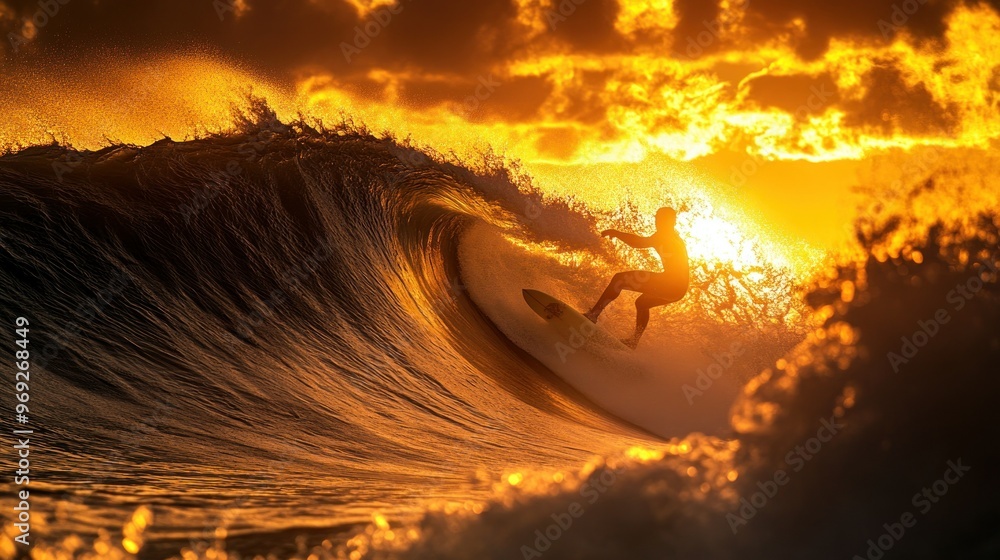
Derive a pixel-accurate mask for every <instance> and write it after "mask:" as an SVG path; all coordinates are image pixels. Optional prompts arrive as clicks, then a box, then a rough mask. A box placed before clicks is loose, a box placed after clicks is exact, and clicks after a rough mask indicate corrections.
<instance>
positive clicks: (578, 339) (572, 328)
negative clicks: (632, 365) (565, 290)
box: [521, 288, 629, 351]
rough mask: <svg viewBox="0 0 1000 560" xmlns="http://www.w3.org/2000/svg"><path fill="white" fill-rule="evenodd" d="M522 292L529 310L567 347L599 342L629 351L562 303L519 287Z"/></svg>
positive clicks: (610, 335)
mask: <svg viewBox="0 0 1000 560" xmlns="http://www.w3.org/2000/svg"><path fill="white" fill-rule="evenodd" d="M521 294H522V295H523V296H524V301H525V302H527V304H528V306H529V307H531V309H532V311H534V312H535V313H536V314H537V315H538V316H539V317H541V318H542V319H544V320H545V322H546V323H547V324H548V325H549V328H550V329H551V330H552V331H553V332H555V333H556V334H558V335H559V338H560V339H562V341H563V344H565V345H566V346H567V347H568V348H569V349H577V348H580V347H583V346H589V345H592V344H598V345H601V346H605V347H609V348H611V349H613V350H620V351H626V350H629V348H628V347H627V346H625V345H624V344H623V343H622V342H621V341H620V340H618V339H617V338H615V336H614V335H612V334H611V333H609V332H608V331H606V330H604V329H603V328H601V327H600V326H598V325H596V324H594V323H593V322H592V321H591V320H590V319H588V318H586V317H584V316H583V314H582V313H580V312H579V311H577V310H576V309H573V308H572V307H570V306H569V305H568V304H566V303H565V302H562V301H560V300H559V299H557V298H554V297H552V296H550V295H549V294H546V293H545V292H540V291H538V290H531V289H527V288H525V289H523V290H521Z"/></svg>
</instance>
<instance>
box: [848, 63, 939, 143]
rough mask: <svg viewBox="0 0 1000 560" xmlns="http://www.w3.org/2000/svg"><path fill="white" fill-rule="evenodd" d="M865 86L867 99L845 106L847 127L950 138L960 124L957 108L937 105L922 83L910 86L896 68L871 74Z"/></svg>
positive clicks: (881, 68) (886, 132)
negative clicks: (946, 136)
mask: <svg viewBox="0 0 1000 560" xmlns="http://www.w3.org/2000/svg"><path fill="white" fill-rule="evenodd" d="M864 86H865V88H866V93H865V95H864V97H862V98H861V99H860V100H856V101H850V102H846V103H844V104H843V107H844V109H845V110H846V112H847V118H846V119H845V124H847V125H848V126H854V127H869V128H875V129H878V130H880V131H881V132H882V133H884V134H887V135H888V134H892V133H894V132H904V133H909V134H916V135H926V134H949V133H951V132H953V130H954V128H955V126H956V125H957V124H958V115H957V112H958V111H957V108H956V107H954V106H952V105H942V104H940V103H938V102H937V101H935V100H934V97H933V96H932V95H931V93H930V92H929V91H927V87H926V86H925V85H924V83H923V82H918V83H916V84H915V85H909V84H907V83H906V81H905V80H904V79H903V76H902V75H901V74H900V72H899V70H897V69H896V68H893V67H889V66H886V67H880V68H876V69H874V70H872V71H871V72H869V73H868V74H867V75H866V76H865V79H864Z"/></svg>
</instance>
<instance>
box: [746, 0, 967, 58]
mask: <svg viewBox="0 0 1000 560" xmlns="http://www.w3.org/2000/svg"><path fill="white" fill-rule="evenodd" d="M959 1H960V0H837V1H832V0H826V1H819V2H798V1H795V0H752V1H751V2H750V3H749V7H748V9H747V20H746V21H747V23H748V24H749V27H750V29H751V31H752V33H753V36H754V37H757V38H759V39H764V38H767V37H768V36H769V34H773V33H774V32H775V30H777V29H780V28H782V27H786V26H787V25H788V24H789V23H790V22H792V21H793V20H796V19H801V20H802V21H803V22H804V23H805V33H804V34H803V35H802V36H801V38H800V39H799V41H798V44H797V45H795V46H796V48H797V50H798V52H799V55H800V56H802V57H803V58H806V59H813V58H816V57H818V56H821V55H822V54H823V53H824V52H826V50H827V48H828V47H829V44H830V39H832V38H834V37H853V38H860V39H872V40H878V41H887V40H890V39H892V38H893V36H894V35H895V34H896V33H898V32H900V31H902V30H905V31H906V32H907V33H908V34H910V35H911V36H914V37H916V38H918V39H922V40H926V39H938V38H940V37H941V36H942V34H943V32H944V30H945V24H944V18H945V16H947V15H948V14H949V13H951V11H952V10H953V9H954V7H955V6H956V5H957V4H958V3H959Z"/></svg>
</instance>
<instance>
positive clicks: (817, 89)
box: [746, 74, 840, 118]
mask: <svg viewBox="0 0 1000 560" xmlns="http://www.w3.org/2000/svg"><path fill="white" fill-rule="evenodd" d="M748 88H749V90H748V92H747V96H746V100H747V101H748V102H749V103H751V104H754V105H757V106H761V107H776V108H778V109H781V110H784V111H786V112H788V113H791V114H793V115H795V116H797V117H799V118H804V117H806V116H809V115H815V114H819V113H822V112H824V111H826V110H827V109H829V108H830V106H831V105H833V104H835V103H837V102H838V101H840V93H839V92H838V91H837V84H836V83H835V82H834V81H833V77H832V76H830V75H829V74H823V75H821V76H815V77H814V76H804V75H799V76H768V75H765V76H760V77H758V78H754V79H753V80H751V81H750V82H749V83H748Z"/></svg>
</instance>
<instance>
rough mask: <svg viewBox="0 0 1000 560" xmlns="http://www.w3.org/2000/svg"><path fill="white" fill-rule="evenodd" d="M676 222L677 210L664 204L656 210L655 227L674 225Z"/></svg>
mask: <svg viewBox="0 0 1000 560" xmlns="http://www.w3.org/2000/svg"><path fill="white" fill-rule="evenodd" d="M676 223H677V211H676V210H674V209H673V208H669V207H667V206H664V207H663V208H660V209H659V210H657V211H656V227H657V228H659V227H674V224H676Z"/></svg>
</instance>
